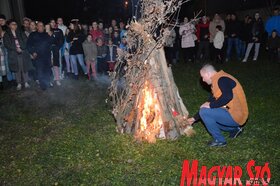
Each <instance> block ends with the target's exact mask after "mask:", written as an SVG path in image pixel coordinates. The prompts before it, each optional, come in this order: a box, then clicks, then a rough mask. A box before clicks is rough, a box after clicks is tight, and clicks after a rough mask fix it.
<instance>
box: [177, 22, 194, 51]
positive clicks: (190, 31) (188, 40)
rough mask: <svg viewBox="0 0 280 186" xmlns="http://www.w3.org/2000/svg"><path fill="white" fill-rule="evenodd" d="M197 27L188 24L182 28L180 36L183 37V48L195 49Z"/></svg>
mask: <svg viewBox="0 0 280 186" xmlns="http://www.w3.org/2000/svg"><path fill="white" fill-rule="evenodd" d="M194 32H195V27H194V25H193V24H191V23H187V24H184V25H181V26H180V29H179V34H180V35H181V36H182V40H181V46H182V48H190V47H195V42H194V41H195V39H196V38H195V35H194Z"/></svg>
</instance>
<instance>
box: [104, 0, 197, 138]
mask: <svg viewBox="0 0 280 186" xmlns="http://www.w3.org/2000/svg"><path fill="white" fill-rule="evenodd" d="M182 3H183V2H182V1H180V0H169V1H167V0H142V1H141V18H140V19H138V20H135V19H134V20H132V21H131V23H130V25H129V28H128V32H127V36H126V38H127V43H128V49H127V51H122V50H119V51H118V62H117V64H116V66H115V71H114V72H112V73H111V74H110V76H111V78H112V83H111V86H110V88H109V90H110V98H111V101H112V104H113V111H112V113H113V115H114V117H115V119H116V122H117V128H118V131H119V132H121V133H132V134H134V136H135V138H136V139H137V140H139V141H143V140H144V141H148V142H151V143H153V142H155V141H156V138H162V139H176V138H177V137H179V136H180V135H182V134H186V135H188V136H190V135H192V134H193V133H194V132H193V130H192V127H191V126H190V125H188V123H187V117H188V111H187V109H186V107H185V105H184V104H183V101H182V99H181V97H180V95H179V92H178V88H177V86H176V84H175V82H174V79H173V75H172V71H171V68H170V67H168V66H167V63H166V58H165V54H164V50H163V47H162V45H163V43H164V38H165V36H166V34H168V31H166V29H164V28H165V27H166V25H169V24H170V20H172V19H173V18H172V17H174V16H176V11H177V10H178V9H179V8H180V6H181V4H182Z"/></svg>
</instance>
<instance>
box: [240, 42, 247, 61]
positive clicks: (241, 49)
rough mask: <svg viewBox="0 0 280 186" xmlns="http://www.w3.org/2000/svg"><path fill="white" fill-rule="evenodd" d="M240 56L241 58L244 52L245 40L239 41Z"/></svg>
mask: <svg viewBox="0 0 280 186" xmlns="http://www.w3.org/2000/svg"><path fill="white" fill-rule="evenodd" d="M239 50H240V57H241V58H243V57H244V56H245V52H246V41H241V40H240V41H239Z"/></svg>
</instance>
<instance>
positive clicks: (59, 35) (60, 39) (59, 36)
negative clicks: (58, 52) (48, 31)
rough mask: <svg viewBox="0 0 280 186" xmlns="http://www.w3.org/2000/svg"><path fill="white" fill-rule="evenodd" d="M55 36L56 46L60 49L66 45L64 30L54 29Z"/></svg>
mask: <svg viewBox="0 0 280 186" xmlns="http://www.w3.org/2000/svg"><path fill="white" fill-rule="evenodd" d="M52 32H53V35H52V37H53V38H54V43H53V44H54V45H55V46H56V47H57V48H58V49H60V48H61V47H62V46H63V44H64V35H63V32H62V30H60V29H59V28H54V29H52Z"/></svg>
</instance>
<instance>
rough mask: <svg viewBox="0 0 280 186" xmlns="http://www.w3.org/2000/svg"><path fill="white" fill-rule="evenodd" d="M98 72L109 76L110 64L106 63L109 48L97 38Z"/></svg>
mask: <svg viewBox="0 0 280 186" xmlns="http://www.w3.org/2000/svg"><path fill="white" fill-rule="evenodd" d="M96 45H97V72H98V74H100V75H104V74H105V75H107V72H108V63H107V62H106V55H107V47H106V45H104V42H103V39H102V38H97V41H96Z"/></svg>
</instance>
